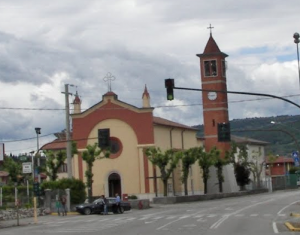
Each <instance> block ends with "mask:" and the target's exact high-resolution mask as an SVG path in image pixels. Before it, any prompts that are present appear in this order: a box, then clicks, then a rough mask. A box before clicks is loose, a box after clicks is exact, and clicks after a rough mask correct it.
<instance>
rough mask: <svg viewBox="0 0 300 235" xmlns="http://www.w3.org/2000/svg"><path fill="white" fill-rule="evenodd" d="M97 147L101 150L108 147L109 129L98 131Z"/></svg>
mask: <svg viewBox="0 0 300 235" xmlns="http://www.w3.org/2000/svg"><path fill="white" fill-rule="evenodd" d="M98 146H99V148H101V149H106V148H109V147H110V132H109V128H107V129H99V130H98Z"/></svg>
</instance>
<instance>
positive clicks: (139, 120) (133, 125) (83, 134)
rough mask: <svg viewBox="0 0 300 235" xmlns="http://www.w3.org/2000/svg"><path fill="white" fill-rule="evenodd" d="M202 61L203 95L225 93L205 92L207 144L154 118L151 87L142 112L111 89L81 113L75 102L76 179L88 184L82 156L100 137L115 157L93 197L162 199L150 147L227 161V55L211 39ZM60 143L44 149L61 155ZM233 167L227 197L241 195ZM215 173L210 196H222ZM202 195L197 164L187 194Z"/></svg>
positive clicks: (101, 172) (171, 189) (173, 189)
mask: <svg viewBox="0 0 300 235" xmlns="http://www.w3.org/2000/svg"><path fill="white" fill-rule="evenodd" d="M197 56H198V57H199V58H200V71H201V83H202V89H203V90H216V91H218V90H219V91H224V92H215V91H213V92H212V91H203V92H202V100H203V117H204V138H199V137H197V131H198V130H197V129H195V128H192V127H190V126H187V125H184V124H180V123H176V122H173V121H170V120H167V119H164V118H160V117H155V116H153V110H154V108H152V107H151V104H150V94H149V92H148V90H147V87H146V86H145V88H144V92H143V94H142V99H141V103H142V105H141V106H142V107H140V108H139V107H135V106H133V105H130V104H128V103H126V102H124V101H121V100H119V99H118V96H117V94H116V93H114V92H113V91H112V90H111V89H109V90H108V92H107V93H106V94H104V95H103V97H102V100H101V101H100V102H98V103H97V104H95V105H94V106H92V107H90V108H89V109H87V110H84V111H82V110H81V100H80V98H79V96H78V94H77V93H76V96H75V99H74V102H73V105H74V113H73V114H72V115H71V117H72V140H73V141H75V142H76V143H77V148H78V154H77V155H75V156H74V157H73V158H72V172H73V177H75V178H78V179H81V180H83V182H86V177H85V171H86V163H85V162H84V161H83V159H82V153H83V151H85V149H86V146H88V145H93V144H94V143H95V142H98V140H99V135H101V133H106V134H107V133H109V138H110V146H111V155H110V157H109V158H107V159H101V160H96V161H95V162H94V166H93V174H94V177H93V188H92V191H93V196H100V195H105V196H114V195H115V193H118V194H119V195H136V196H138V198H148V199H152V198H153V197H155V196H162V195H163V184H162V181H161V180H160V178H159V177H160V171H159V169H158V168H157V167H155V166H153V165H152V163H151V162H150V161H149V160H148V159H147V156H146V155H145V149H146V148H148V147H159V148H160V149H162V150H163V151H165V150H168V149H175V150H186V149H189V148H192V147H200V146H203V147H205V150H206V151H209V150H210V149H211V148H213V147H214V146H216V147H217V148H218V149H220V150H221V151H222V154H223V155H224V153H225V151H227V150H229V148H230V142H220V141H219V140H218V134H217V133H218V129H217V128H218V124H219V123H229V115H228V101H227V93H226V91H227V84H226V62H225V58H226V57H227V55H226V54H225V53H223V52H221V51H220V49H219V47H218V46H217V44H216V42H215V40H214V39H213V37H212V34H211V33H210V37H209V40H208V42H207V45H206V47H205V49H204V52H203V53H202V54H197ZM162 84H163V81H162ZM199 87H200V83H199ZM141 93H142V92H141ZM199 115H201V113H199ZM231 138H232V139H234V138H236V137H231ZM239 142H241V138H239ZM61 143H62V142H61V141H60V140H59V139H57V140H55V141H53V142H51V143H49V144H46V145H44V146H43V148H42V149H44V150H46V149H53V150H57V149H59V148H62V146H61ZM64 143H65V142H64ZM247 143H248V142H247ZM63 145H64V146H66V144H63ZM251 145H252V148H251V150H253V148H256V147H257V148H260V149H261V148H262V149H263V146H264V145H265V143H262V142H260V141H255V140H253V141H252V142H251ZM58 146H59V147H58ZM253 146H254V147H253ZM262 156H264V152H263V155H262ZM230 167H231V166H228V167H227V169H225V171H224V174H225V175H224V176H225V187H224V188H225V192H232V191H237V190H238V187H237V185H236V181H235V178H234V174H233V169H232V167H231V168H230ZM211 172H212V177H211V179H210V183H209V184H210V188H209V191H208V192H209V193H212V192H217V191H216V189H217V186H216V183H217V179H216V178H215V176H214V175H213V174H214V173H213V172H215V169H212V170H211ZM181 176H182V169H181V166H180V164H179V166H178V167H177V168H176V169H175V170H174V172H173V174H172V177H171V178H170V179H169V182H168V195H174V196H175V195H184V185H183V183H182V181H181ZM61 177H67V174H66V173H61V174H60V178H61ZM203 191H204V186H203V180H202V173H201V170H200V167H199V165H198V163H195V164H194V165H193V166H192V167H191V170H190V174H189V179H188V193H189V195H192V194H202V193H203Z"/></svg>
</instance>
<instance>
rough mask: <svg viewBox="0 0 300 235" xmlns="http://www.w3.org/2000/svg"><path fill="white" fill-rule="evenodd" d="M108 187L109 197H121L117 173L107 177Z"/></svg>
mask: <svg viewBox="0 0 300 235" xmlns="http://www.w3.org/2000/svg"><path fill="white" fill-rule="evenodd" d="M108 185H109V189H108V190H109V196H110V197H114V196H115V195H116V193H117V194H119V196H120V197H121V195H122V194H121V193H122V191H121V177H120V175H119V174H117V173H112V174H111V175H110V176H109V177H108Z"/></svg>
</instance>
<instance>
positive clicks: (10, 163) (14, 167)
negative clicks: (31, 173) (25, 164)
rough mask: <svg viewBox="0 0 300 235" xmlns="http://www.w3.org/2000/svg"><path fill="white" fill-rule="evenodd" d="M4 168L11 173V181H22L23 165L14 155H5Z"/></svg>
mask: <svg viewBox="0 0 300 235" xmlns="http://www.w3.org/2000/svg"><path fill="white" fill-rule="evenodd" d="M3 166H4V170H5V171H7V172H8V173H9V179H10V181H11V183H18V184H19V183H20V179H21V178H22V176H21V175H22V165H21V164H20V163H19V162H17V161H15V160H14V159H13V158H12V157H5V158H4V161H3Z"/></svg>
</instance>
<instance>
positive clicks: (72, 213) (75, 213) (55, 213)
mask: <svg viewBox="0 0 300 235" xmlns="http://www.w3.org/2000/svg"><path fill="white" fill-rule="evenodd" d="M50 215H58V213H57V212H52V213H50ZM67 215H79V213H78V212H67Z"/></svg>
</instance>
